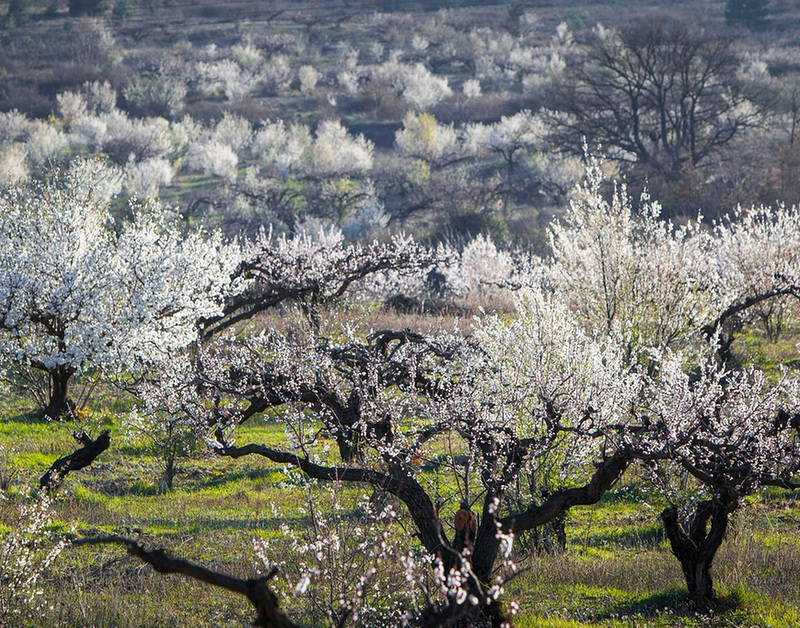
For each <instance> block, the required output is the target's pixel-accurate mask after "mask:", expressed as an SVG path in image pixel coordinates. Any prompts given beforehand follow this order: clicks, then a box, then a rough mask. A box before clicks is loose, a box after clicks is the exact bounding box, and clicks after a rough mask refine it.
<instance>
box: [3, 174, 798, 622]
mask: <svg viewBox="0 0 800 628" xmlns="http://www.w3.org/2000/svg"><path fill="white" fill-rule="evenodd" d="M114 182H115V179H114V172H113V171H112V170H109V169H107V168H106V167H104V166H102V165H100V164H98V163H95V162H76V163H75V164H74V165H73V166H72V167H71V168H70V170H68V171H67V172H64V173H60V174H54V175H53V176H52V177H50V178H48V179H46V180H44V181H42V182H40V183H37V184H35V185H33V186H28V187H16V188H9V189H7V190H6V191H4V192H3V194H2V199H1V200H0V203H2V208H3V211H2V222H0V238H2V246H0V290H2V294H0V305H1V310H0V330H1V332H0V333H1V335H0V338H1V339H2V343H1V344H0V348H1V349H2V355H3V359H4V361H5V364H6V367H7V377H8V378H12V379H14V378H16V380H17V381H18V380H19V379H20V378H23V379H24V378H25V377H28V378H29V379H30V373H31V372H38V373H43V374H44V376H45V379H46V384H47V387H48V388H47V393H46V394H45V396H44V397H43V401H44V405H45V409H46V411H47V412H48V413H49V414H51V415H52V416H58V415H59V414H61V413H63V412H65V411H68V409H69V401H68V399H69V395H68V392H67V391H68V383H69V382H70V381H71V379H72V378H74V377H75V376H78V375H81V374H84V375H86V374H89V373H90V372H96V371H102V372H103V373H105V374H107V375H114V376H115V377H116V379H117V380H118V381H122V382H124V384H125V386H126V387H128V388H129V389H131V390H133V391H134V392H135V394H136V395H137V398H138V399H139V400H140V401H139V405H138V410H137V413H138V415H139V417H140V420H147V421H150V422H151V423H152V424H155V425H157V424H174V422H175V421H176V420H177V421H180V422H182V424H184V425H190V426H191V427H192V429H193V430H195V431H196V432H199V433H201V434H203V435H205V436H206V438H207V440H208V442H209V443H211V447H212V449H213V451H214V452H215V453H216V454H217V455H219V456H226V457H230V458H234V459H236V458H241V457H244V456H256V457H260V458H263V459H264V461H265V463H266V464H271V465H278V466H281V467H292V468H295V469H297V471H298V473H300V475H301V476H302V477H305V478H307V479H309V480H313V481H316V482H320V483H323V484H330V485H332V486H339V485H342V484H345V485H353V486H358V487H362V488H368V489H369V490H370V491H372V495H373V499H372V501H373V502H374V503H376V504H377V506H376V507H375V508H374V509H375V510H376V512H377V515H376V517H375V520H374V522H373V524H374V527H373V528H370V529H371V530H373V531H374V537H373V538H370V537H369V534H368V535H367V538H366V540H365V542H364V546H363V548H367V549H363V548H362V549H363V551H362V552H360V553H361V555H362V557H363V555H364V553H365V552H366V553H367V555H369V556H374V557H376V560H377V558H379V557H381V556H384V558H385V557H386V556H385V555H384V554H382V552H386V547H387V537H386V536H385V535H384V534H383V533H381V532H379V530H384V529H386V526H389V527H391V526H393V525H395V522H397V521H398V520H402V521H403V522H404V525H405V527H404V528H402V529H403V530H405V535H406V536H404V537H402V538H404V539H405V546H406V547H404V548H403V551H397V548H396V547H394V549H393V550H392V551H393V552H395V553H393V554H391V561H394V562H396V563H398V564H402V565H403V566H404V569H405V575H404V576H402V577H403V578H404V579H405V580H406V581H408V582H411V583H413V584H418V583H423V584H424V585H425V586H424V590H423V591H418V592H417V595H416V596H414V595H412V596H411V597H410V598H408V599H406V601H405V602H404V603H403V604H402V605H395V606H391V605H387V604H385V603H383V604H381V603H377V602H374V600H372V599H371V597H370V594H369V591H370V589H369V583H370V582H371V581H372V580H374V579H375V578H378V577H379V574H378V568H376V567H374V566H369V567H366V566H365V567H364V571H363V573H361V574H359V577H358V578H356V579H355V580H352V581H351V582H349V583H344V585H343V587H344V589H343V592H342V593H341V594H340V595H337V596H336V599H335V601H334V602H331V604H329V605H328V607H327V610H326V611H325V612H326V614H327V615H328V619H329V620H330V621H335V622H338V623H337V625H343V624H344V623H345V622H346V621H347V620H348V619H350V618H354V617H355V618H358V617H362V618H368V619H365V621H368V622H369V621H374V620H375V617H376V614H378V613H380V612H386V613H388V612H389V610H387V609H392V610H391V612H393V613H396V614H399V615H398V616H397V617H395V619H397V620H399V619H401V618H404V620H405V621H407V622H410V623H412V624H415V625H421V626H441V625H452V624H455V623H457V622H477V621H487V622H490V623H491V624H492V625H498V626H499V625H502V624H504V623H505V622H506V621H507V619H508V616H509V613H510V612H512V611H513V607H508V606H505V605H503V604H502V594H503V584H504V583H505V582H506V580H507V579H508V578H509V577H511V576H512V575H513V572H514V570H515V568H516V565H515V563H514V552H513V541H514V538H515V537H517V536H519V535H521V534H525V533H528V532H530V531H533V530H536V529H538V528H541V527H542V526H544V525H546V524H549V523H552V522H554V521H557V520H559V518H563V516H564V515H565V514H566V513H567V512H568V511H569V509H571V508H573V507H576V506H580V505H589V504H593V503H597V502H598V501H599V500H600V499H601V498H602V497H603V495H604V494H605V493H607V492H608V491H609V490H611V489H612V488H613V487H614V486H615V485H616V484H617V483H618V482H619V481H620V479H621V478H622V477H623V475H624V473H625V472H626V470H627V469H628V468H630V467H631V466H634V465H638V466H641V467H642V468H643V469H645V470H646V471H647V472H648V475H649V476H650V477H652V481H653V486H654V487H656V488H658V489H659V490H661V491H663V493H664V495H665V496H666V498H667V499H668V503H669V504H670V505H669V506H668V507H667V508H665V509H664V510H663V512H662V513H661V520H662V522H663V527H664V532H665V535H666V537H667V538H668V539H669V542H670V545H671V548H672V551H673V553H674V554H675V556H676V558H677V559H678V561H679V562H680V565H681V568H682V570H683V573H684V575H685V578H686V584H687V588H688V593H689V599H690V601H691V603H692V604H693V605H694V606H696V607H697V608H698V609H701V610H706V609H709V608H713V607H714V605H715V596H714V590H713V587H712V579H711V565H712V561H713V559H714V557H715V554H716V552H717V550H718V548H719V547H720V545H721V543H722V542H723V540H724V537H725V532H726V529H727V526H728V522H729V519H730V517H731V515H732V514H733V513H734V512H735V511H736V510H737V508H739V507H740V506H741V505H742V503H743V500H744V499H745V497H747V496H748V495H750V494H752V493H754V492H755V491H757V490H758V489H759V488H761V487H763V486H775V487H780V488H783V489H786V490H794V489H796V488H800V480H798V472H799V471H800V382H798V379H797V377H796V376H795V375H794V374H793V373H792V372H791V371H788V370H783V371H780V372H778V373H764V372H761V371H759V370H758V369H756V368H753V367H751V366H746V365H743V360H742V359H741V356H739V355H738V354H737V353H736V351H735V348H736V345H735V344H734V343H735V340H736V338H737V333H738V332H739V331H740V330H741V329H742V327H743V326H744V325H746V324H747V323H748V322H749V321H750V320H751V318H752V316H753V310H754V308H757V307H759V306H763V305H764V304H765V303H769V302H771V301H774V300H778V299H787V298H794V297H797V296H798V290H800V284H799V283H798V279H800V277H799V276H798V273H799V272H800V266H799V265H798V255H799V254H800V212H798V211H797V210H796V209H790V208H785V207H780V208H776V209H770V208H754V209H752V210H750V211H739V212H737V213H735V214H732V215H731V216H730V217H729V219H726V220H725V221H722V222H719V223H715V224H704V223H703V222H702V221H698V222H696V223H692V224H690V225H687V226H680V227H679V226H676V225H673V224H670V223H668V222H665V221H662V220H661V219H660V217H659V212H660V209H659V206H658V204H657V203H656V202H654V201H652V200H650V199H649V198H647V197H643V198H642V199H641V200H640V202H639V203H638V205H637V206H636V210H635V211H634V209H633V206H634V204H633V203H632V202H631V199H629V198H628V196H627V195H626V191H625V188H624V186H620V187H617V188H615V189H614V190H613V191H609V190H606V189H605V182H604V178H603V175H602V163H601V162H599V161H597V160H595V159H593V158H588V159H587V174H586V177H585V180H584V182H583V183H582V184H581V185H579V186H577V187H576V188H575V190H574V191H573V193H572V199H571V202H570V207H569V210H568V212H567V213H566V215H565V217H564V219H563V220H562V221H559V222H555V223H554V224H553V225H552V240H551V245H552V255H551V256H550V257H549V258H547V259H542V260H535V261H533V262H531V261H530V259H529V258H524V256H503V255H500V254H499V253H498V252H497V251H496V250H494V255H488V254H486V255H484V257H483V259H484V260H485V262H486V263H489V262H490V261H495V262H497V264H498V265H500V266H502V270H498V271H497V272H496V273H494V274H493V273H488V272H487V273H486V275H485V277H486V281H487V282H494V283H495V284H498V283H499V284H502V285H499V286H498V285H494V286H493V289H495V290H497V291H498V293H499V291H500V290H502V289H504V290H506V291H507V292H508V293H510V295H511V296H510V297H509V299H510V302H513V305H514V314H513V315H510V314H501V313H497V314H494V315H480V316H478V317H477V318H476V319H475V320H474V321H472V322H469V323H463V322H462V323H457V322H454V323H449V324H448V325H447V328H446V329H445V328H444V327H445V325H444V323H442V322H441V320H440V321H439V323H438V326H436V327H434V326H433V325H431V327H430V328H425V329H423V328H417V329H409V328H405V329H386V328H382V329H371V328H367V327H366V326H363V325H359V324H358V323H356V322H353V323H352V324H344V325H343V324H342V323H341V322H337V320H338V318H337V316H332V315H331V314H332V313H334V312H336V311H337V308H338V307H339V306H340V305H341V304H342V303H346V302H347V301H348V300H354V299H369V298H374V295H376V294H378V295H379V294H385V293H387V292H388V291H390V290H407V289H410V288H409V286H414V285H417V286H419V285H420V284H424V283H425V282H428V283H429V284H430V283H431V282H433V281H434V279H436V278H440V277H444V278H445V280H446V279H447V278H448V277H450V284H456V283H457V281H456V279H455V278H454V277H456V276H457V275H458V273H459V272H469V270H468V268H467V267H466V266H465V263H467V261H468V260H465V257H464V254H463V253H462V254H461V255H460V256H459V255H457V254H456V253H455V252H453V251H450V250H448V249H446V248H445V247H440V248H438V249H431V248H427V247H424V246H422V245H420V244H419V243H417V242H414V241H413V240H412V239H410V238H405V237H395V238H394V239H391V240H388V241H386V242H383V243H380V242H373V243H371V244H348V243H347V242H345V240H344V239H343V238H342V236H341V234H340V233H338V232H335V231H322V232H320V233H317V234H309V233H307V234H303V235H298V236H295V237H292V238H288V237H276V236H274V235H272V234H268V233H263V234H261V235H260V236H259V237H257V238H256V239H254V240H252V241H245V242H236V243H225V242H223V241H222V240H221V239H220V237H219V236H217V235H214V234H208V233H202V232H193V233H189V234H184V233H181V232H180V231H179V230H177V229H175V228H174V226H173V225H172V224H171V223H170V222H169V220H167V218H166V217H165V215H164V213H163V211H162V210H161V209H160V208H159V207H158V206H157V205H155V204H149V205H143V206H137V207H135V208H134V210H133V216H132V218H131V219H126V220H120V221H117V222H114V221H112V220H111V218H110V213H109V207H110V199H111V197H110V194H111V192H113V189H114ZM482 246H483V247H484V249H487V245H486V241H485V240H484V241H482ZM523 258H524V259H525V262H524V263H523V262H522V261H521V260H522V259H523ZM473 263H474V262H473ZM454 269H455V270H454ZM484 270H485V269H484ZM448 273H449V274H448ZM444 283H445V284H447V283H448V282H447V281H445V282H444ZM418 289H419V288H418ZM440 289H441V288H440ZM290 312H295V313H296V316H290V315H289V314H288V313H290ZM276 317H279V318H280V322H279V324H276ZM26 373H27V374H28V375H27V376H26V375H25V374H26ZM265 414H267V415H268V416H269V417H270V420H272V421H278V422H280V423H282V424H284V426H285V429H286V433H287V439H286V441H285V443H284V445H282V446H279V445H275V444H274V443H272V444H264V443H244V444H239V443H237V441H236V437H237V433H238V429H239V428H240V427H241V426H242V425H243V424H246V423H247V422H248V421H251V420H253V418H254V417H258V416H263V415H265ZM331 445H333V451H331ZM681 476H682V477H685V478H688V483H686V484H685V485H684V484H680V485H679V483H678V482H677V480H675V479H674V478H678V477H681ZM685 486H690V487H692V488H691V490H689V489H688V488H685ZM400 529H401V528H397V530H400ZM409 531H413V534H410V533H409ZM397 534H402V533H400V532H399V531H396V533H395V535H394V536H393V538H396V535H397ZM103 542H113V543H121V544H123V545H125V546H126V547H127V548H128V551H129V552H131V553H132V554H134V555H136V556H138V557H139V558H141V559H142V560H145V561H146V562H148V563H150V564H152V565H153V566H154V567H155V568H156V569H158V570H159V571H166V572H179V573H184V574H185V575H188V576H190V577H194V578H197V579H200V580H202V581H205V582H208V583H210V584H212V585H217V586H222V587H224V588H227V589H230V590H233V591H236V592H238V593H240V594H242V595H244V596H246V597H247V598H248V599H249V600H250V601H251V603H252V604H253V605H254V607H255V609H256V612H257V614H258V622H259V623H260V625H290V624H291V622H290V620H288V619H287V618H286V617H285V616H284V615H283V614H281V613H280V611H278V607H277V601H276V598H275V596H274V594H273V593H272V591H271V590H270V588H269V587H268V585H267V583H268V579H269V578H270V577H271V576H272V575H273V571H272V570H270V574H269V575H268V576H266V577H264V578H259V579H254V580H239V579H236V578H232V577H230V576H227V575H225V574H221V573H218V572H215V571H212V570H210V569H206V568H204V567H202V566H200V565H196V564H193V563H189V562H187V561H184V560H181V559H177V558H171V557H169V556H168V555H165V554H164V553H163V552H160V551H153V550H150V549H147V548H145V547H144V546H143V545H141V544H140V543H139V542H138V541H136V540H133V539H129V538H125V537H118V536H109V537H95V538H89V539H81V540H79V541H77V543H82V544H85V543H103ZM320 573H324V572H323V571H322V570H320V569H315V568H312V567H309V568H308V569H307V570H306V571H305V572H304V573H301V574H298V576H297V577H298V579H299V581H298V583H297V587H296V590H297V591H299V592H305V591H307V590H308V587H309V583H310V582H311V581H312V580H313V579H314V577H315V574H317V575H318V574H320ZM423 573H424V574H427V575H426V576H425V577H423V576H422V575H420V574H423ZM326 577H332V576H331V575H330V574H328V576H326ZM396 588H397V591H398V595H399V591H400V590H401V589H402V587H399V586H397V587H396ZM402 590H403V591H404V592H405V589H402ZM404 594H405V593H404ZM404 599H405V598H404ZM384 602H385V601H384ZM369 618H371V619H369ZM387 621H388V619H387Z"/></svg>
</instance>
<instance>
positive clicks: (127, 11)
mask: <svg viewBox="0 0 800 628" xmlns="http://www.w3.org/2000/svg"><path fill="white" fill-rule="evenodd" d="M131 17H133V7H132V6H131V2H130V0H117V1H116V2H115V3H114V8H113V9H112V10H111V19H112V20H113V22H114V24H115V25H116V26H119V25H121V24H123V23H125V22H127V21H128V20H129V19H131Z"/></svg>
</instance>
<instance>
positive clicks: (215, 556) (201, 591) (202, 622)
mask: <svg viewBox="0 0 800 628" xmlns="http://www.w3.org/2000/svg"><path fill="white" fill-rule="evenodd" d="M107 427H108V428H109V429H111V431H112V444H111V448H110V449H109V450H108V451H107V452H105V453H104V454H103V455H102V456H101V457H100V459H98V461H96V462H95V464H94V465H92V466H91V467H89V468H87V469H85V470H83V471H79V472H75V473H73V474H71V475H70V476H69V477H68V478H67V480H66V482H65V483H64V487H63V489H62V490H61V491H60V492H59V493H58V495H57V496H56V498H55V501H54V505H53V524H52V526H51V529H53V530H55V531H68V532H69V533H71V534H79V535H93V534H123V535H127V536H133V537H138V538H141V539H142V540H143V541H144V542H145V543H147V544H150V545H157V546H164V547H166V548H168V549H169V550H171V551H173V552H174V553H175V554H178V555H180V556H183V557H185V558H187V559H190V560H195V561H198V562H201V563H203V564H205V565H208V566H210V567H213V568H215V569H218V570H220V571H224V572H226V573H231V574H233V575H237V576H239V577H252V576H254V575H256V574H257V573H259V572H260V571H261V570H263V569H264V567H263V565H261V564H260V562H259V560H258V559H257V556H256V553H255V551H254V549H253V539H254V538H260V539H268V540H270V542H271V547H272V548H273V550H271V551H272V552H274V559H276V560H281V559H282V556H283V557H289V556H291V553H288V554H284V552H288V547H287V542H286V539H285V538H284V536H283V533H282V532H281V530H280V526H281V524H288V525H289V526H290V527H291V528H292V529H293V530H294V531H295V532H296V533H298V534H301V535H302V534H303V531H304V530H306V529H307V527H308V525H309V521H310V519H309V513H308V510H307V503H306V499H307V498H308V495H309V493H308V491H311V495H313V499H314V500H315V502H316V503H317V504H320V505H321V509H322V510H326V509H329V504H330V503H331V499H332V497H331V495H330V494H329V493H328V491H326V490H325V489H324V488H319V487H317V488H314V487H312V488H308V487H307V486H306V485H305V482H304V481H302V479H301V476H300V475H299V474H293V473H287V472H286V471H285V470H284V469H281V468H280V467H279V466H278V465H274V464H272V463H270V462H269V461H266V460H264V459H260V458H257V457H248V458H243V459H240V460H231V459H227V458H219V457H215V456H213V455H211V454H208V453H201V454H198V455H196V456H195V457H193V458H191V459H189V460H186V461H184V462H183V463H182V471H181V474H180V475H179V477H178V478H177V480H176V488H175V490H174V491H172V492H169V493H162V492H159V490H158V488H157V482H156V481H157V468H156V461H155V460H154V459H153V458H152V457H150V456H149V455H147V454H146V451H147V450H146V447H145V443H143V442H141V441H136V440H130V439H129V438H126V437H125V436H124V435H123V434H122V432H121V428H120V426H119V424H118V423H117V422H114V421H111V422H107ZM285 438H286V437H285V434H284V432H283V429H282V428H281V427H280V426H279V425H278V424H277V423H275V422H265V421H260V422H253V424H252V425H250V426H247V427H245V428H243V429H242V431H241V433H240V434H238V435H237V442H238V443H240V444H243V443H245V442H257V443H265V444H272V445H279V444H281V443H285ZM0 446H2V447H3V448H4V449H5V450H7V451H10V452H12V453H11V455H9V456H8V457H7V458H6V460H5V464H6V465H10V466H12V467H14V468H15V471H16V474H15V475H14V478H13V481H12V490H11V491H10V495H11V497H10V498H9V499H7V500H5V501H3V502H0V530H2V529H7V526H9V525H10V523H11V521H12V515H13V510H14V508H15V507H16V505H17V504H18V503H19V502H20V501H22V500H24V499H26V498H27V496H28V495H30V494H31V493H32V492H34V491H33V487H34V486H35V484H36V482H37V481H38V477H39V476H40V475H41V474H42V473H43V472H44V470H45V469H46V468H47V466H48V465H49V464H50V463H51V462H52V461H53V460H54V459H55V458H56V457H57V456H59V455H63V454H64V453H68V452H69V451H71V450H72V449H73V448H74V442H73V441H72V438H71V437H70V435H69V430H68V429H67V426H65V425H60V424H56V423H52V422H46V421H40V420H37V419H35V418H33V417H32V416H31V415H30V414H26V413H25V412H16V413H13V414H6V416H5V418H2V419H0ZM441 447H442V451H444V450H445V449H446V446H445V444H444V443H443V444H441ZM331 455H334V454H333V453H332V454H331ZM425 477H426V478H428V479H429V480H431V481H432V482H434V484H436V483H437V482H438V484H437V486H438V487H439V490H440V492H441V493H442V494H448V493H450V492H452V489H453V487H452V486H450V485H448V481H444V480H442V479H441V477H437V474H436V469H435V465H433V466H431V468H430V469H429V470H428V471H427V472H426V473H425ZM627 481H628V482H629V484H628V485H624V486H621V487H620V488H619V489H617V490H614V491H612V492H610V493H609V494H607V495H606V496H605V497H604V499H603V500H602V502H601V503H600V504H597V505H596V506H593V507H585V508H576V509H574V510H573V511H572V512H571V513H570V514H569V516H568V517H567V520H566V532H567V538H568V544H567V549H566V552H564V553H563V554H559V555H551V554H546V553H542V554H540V553H536V552H535V551H533V550H532V549H531V548H530V547H528V549H527V551H525V549H524V548H525V545H524V541H525V539H524V538H520V539H519V540H520V544H519V546H518V547H519V549H518V550H517V551H518V555H517V563H518V566H519V571H520V573H519V575H518V576H517V577H516V578H515V579H514V580H512V581H511V582H510V583H509V584H508V585H507V587H506V594H505V597H504V599H505V600H506V601H511V600H516V601H518V603H519V606H520V611H519V613H518V614H517V616H516V617H515V620H514V625H515V626H520V627H523V628H525V627H540V626H541V627H552V628H561V627H565V628H575V627H579V628H589V627H591V628H600V627H602V628H622V627H625V628H628V627H638V626H642V627H646V628H647V627H653V628H667V627H670V628H671V627H673V626H683V627H687V628H700V627H703V626H718V627H719V628H722V627H725V628H730V627H740V628H753V627H758V628H790V627H792V628H794V627H796V626H798V625H800V596H798V589H797V583H798V582H800V540H798V537H797V529H798V524H800V500H795V499H790V498H787V497H786V496H785V494H783V493H781V492H779V491H776V490H772V491H766V492H764V494H763V495H761V496H759V497H757V498H753V499H751V500H749V502H748V504H747V506H746V507H745V508H744V509H743V510H741V511H740V512H737V513H736V516H735V518H734V521H733V524H732V526H731V529H730V532H729V535H728V539H727V540H726V542H725V543H724V544H723V547H722V548H721V550H720V552H719V555H718V558H717V560H716V562H715V566H714V569H713V574H714V577H715V584H716V588H717V591H718V593H719V595H720V596H721V597H722V599H723V603H724V604H723V609H722V610H721V611H720V612H719V613H718V614H717V615H715V616H713V617H698V616H696V615H694V614H692V613H691V612H690V611H689V609H688V608H687V607H686V605H685V603H684V584H683V579H682V575H681V573H680V568H679V566H678V563H677V561H676V560H675V559H674V557H673V556H672V555H671V553H670V551H669V547H668V544H667V543H666V541H665V540H664V537H663V534H662V532H661V527H660V524H659V521H658V512H659V511H660V508H661V506H662V505H661V504H660V503H659V501H658V500H657V499H653V496H651V495H645V494H642V493H641V491H640V490H639V487H640V486H643V484H642V483H641V480H640V479H639V478H637V477H636V475H635V474H631V475H630V476H629V477H628V480H627ZM359 494H360V493H359V490H358V489H357V488H352V487H348V488H347V489H345V491H344V493H343V494H342V496H340V497H342V499H343V503H353V504H355V503H356V500H357V498H358V495H359ZM645 504H649V505H645ZM456 506H457V505H455V504H450V503H448V504H445V505H444V506H443V509H442V511H441V512H442V516H443V518H445V519H446V520H448V519H447V517H451V516H452V513H451V512H450V511H451V510H452V509H453V508H454V507H456ZM351 507H352V506H351ZM341 516H344V517H348V516H352V515H351V514H350V513H349V511H343V512H342V513H341ZM398 533H399V534H401V535H403V536H400V537H398V538H401V539H403V538H405V539H409V540H408V541H407V542H408V543H409V545H413V543H414V541H413V537H410V536H408V534H409V533H408V531H401V532H398ZM45 595H46V597H47V599H48V602H49V604H50V608H49V609H48V610H47V611H46V624H47V625H58V626H67V627H69V626H75V627H78V626H98V627H99V626H108V627H110V626H123V625H125V626H129V625H131V626H132V625H136V626H165V625H168V624H170V623H172V624H177V625H191V626H200V627H203V626H246V625H248V622H249V621H251V619H252V617H251V612H250V609H249V607H248V605H247V603H246V602H244V601H243V600H242V599H240V598H237V597H236V596H233V595H229V594H226V593H224V592H219V591H214V590H210V589H209V588H206V587H203V586H201V585H199V584H197V583H194V582H191V581H188V580H186V579H184V578H181V577H178V576H161V575H158V574H155V573H153V572H152V570H150V569H149V568H147V567H145V566H142V565H141V564H140V563H139V562H138V561H136V560H134V559H132V558H130V557H128V556H127V555H126V554H125V552H124V551H123V550H121V549H120V548H117V547H93V548H80V549H71V550H67V551H65V552H64V553H62V555H61V556H60V557H59V559H58V561H57V562H56V564H55V565H54V566H53V568H52V569H51V571H50V572H49V573H48V576H47V578H46V579H45ZM283 601H284V606H285V607H286V608H287V609H289V611H290V612H292V611H294V612H298V611H299V608H297V607H296V604H297V601H296V600H294V599H293V598H284V600H283Z"/></svg>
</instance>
